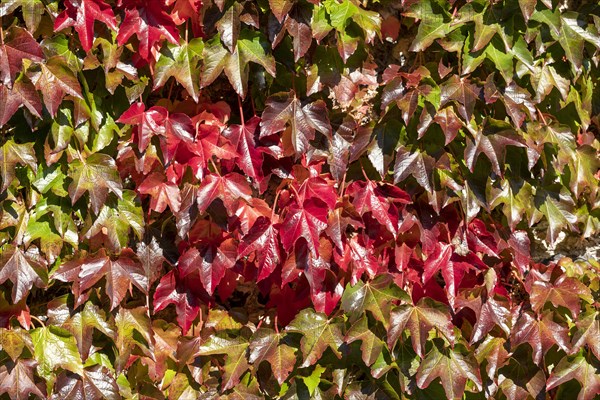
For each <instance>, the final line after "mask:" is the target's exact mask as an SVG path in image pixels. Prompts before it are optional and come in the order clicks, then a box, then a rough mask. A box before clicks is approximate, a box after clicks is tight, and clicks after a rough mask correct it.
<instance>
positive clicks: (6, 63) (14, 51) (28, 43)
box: [0, 26, 43, 103]
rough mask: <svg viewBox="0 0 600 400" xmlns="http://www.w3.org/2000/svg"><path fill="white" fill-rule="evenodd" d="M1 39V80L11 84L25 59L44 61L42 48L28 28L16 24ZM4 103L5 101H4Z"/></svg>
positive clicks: (8, 84)
mask: <svg viewBox="0 0 600 400" xmlns="http://www.w3.org/2000/svg"><path fill="white" fill-rule="evenodd" d="M2 39H3V40H2V41H0V81H1V82H2V83H3V84H4V85H7V86H9V87H10V86H11V85H12V82H14V79H15V77H16V76H17V74H18V73H19V72H21V67H22V66H23V61H24V60H30V61H33V62H41V61H43V53H42V48H41V47H40V45H39V43H38V42H36V40H35V39H34V38H33V36H31V33H29V32H28V31H27V30H26V29H23V28H19V27H17V26H14V27H12V28H10V29H9V30H8V32H7V33H6V36H5V37H4V38H2ZM2 103H4V102H2Z"/></svg>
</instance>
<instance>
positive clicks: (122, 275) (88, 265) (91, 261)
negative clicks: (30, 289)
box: [52, 249, 148, 309]
mask: <svg viewBox="0 0 600 400" xmlns="http://www.w3.org/2000/svg"><path fill="white" fill-rule="evenodd" d="M52 277H53V278H54V279H58V280H61V281H63V282H69V281H71V282H73V281H75V280H79V284H78V286H74V290H73V292H74V294H75V296H76V297H79V294H80V293H81V292H85V291H86V290H87V289H89V288H91V287H92V286H94V285H95V284H96V283H98V281H100V280H101V279H102V278H106V288H105V290H106V293H107V294H108V297H109V298H110V302H111V309H114V308H115V307H117V306H118V305H119V304H120V303H121V301H122V300H123V298H124V297H125V294H127V290H129V291H131V284H133V285H135V286H136V287H137V288H138V289H140V290H141V291H142V293H145V294H147V288H148V278H147V277H146V275H145V273H144V269H143V268H142V266H141V265H140V264H139V262H138V261H137V260H135V258H134V253H133V251H132V250H130V249H125V250H123V251H122V252H121V254H120V256H119V257H117V258H116V259H114V260H113V259H112V258H111V257H109V256H107V255H106V252H105V251H104V249H102V250H100V251H99V252H98V254H97V255H96V256H94V257H88V258H83V259H80V260H76V261H73V262H68V263H64V264H63V265H61V266H60V267H59V268H58V270H56V272H55V273H54V274H53V276H52Z"/></svg>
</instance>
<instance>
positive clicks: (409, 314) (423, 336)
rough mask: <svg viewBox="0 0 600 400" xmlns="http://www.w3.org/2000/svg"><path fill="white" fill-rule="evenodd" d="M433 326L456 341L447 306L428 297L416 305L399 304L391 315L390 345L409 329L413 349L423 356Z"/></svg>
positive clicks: (388, 341)
mask: <svg viewBox="0 0 600 400" xmlns="http://www.w3.org/2000/svg"><path fill="white" fill-rule="evenodd" d="M432 328H436V329H437V330H438V331H440V332H441V333H442V334H443V335H444V336H445V337H446V338H447V339H448V340H449V341H450V342H453V341H454V331H453V325H452V322H451V321H450V316H449V314H448V307H447V306H445V305H443V304H441V303H439V302H437V301H435V300H432V299H430V298H427V297H424V298H422V299H421V300H419V302H418V303H417V304H416V305H412V304H403V305H401V306H398V307H396V308H394V309H393V310H392V312H391V315H390V328H389V330H388V336H387V344H388V347H390V348H392V347H393V345H394V343H396V341H397V340H398V338H399V337H400V336H401V335H402V332H404V330H405V329H408V330H409V331H410V340H411V341H412V345H413V349H414V350H415V352H416V353H417V355H418V356H419V357H421V358H422V357H423V356H424V354H425V343H426V342H427V338H428V337H429V331H430V330H431V329H432Z"/></svg>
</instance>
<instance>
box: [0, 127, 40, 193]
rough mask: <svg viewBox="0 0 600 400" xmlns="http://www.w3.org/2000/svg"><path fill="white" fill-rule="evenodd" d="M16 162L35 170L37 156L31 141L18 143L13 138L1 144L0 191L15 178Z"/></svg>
mask: <svg viewBox="0 0 600 400" xmlns="http://www.w3.org/2000/svg"><path fill="white" fill-rule="evenodd" d="M17 164H19V165H23V166H28V167H29V168H31V170H32V171H37V158H36V157H35V152H34V150H33V143H24V144H18V143H15V142H14V140H13V139H9V140H7V141H6V142H5V143H4V144H3V145H2V148H1V149H0V176H1V177H2V187H1V188H0V191H1V192H4V191H5V190H6V189H7V188H8V186H9V185H10V184H11V183H12V181H13V180H14V179H15V177H16V175H15V169H16V167H17Z"/></svg>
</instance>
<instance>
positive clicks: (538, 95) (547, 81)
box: [531, 63, 570, 103]
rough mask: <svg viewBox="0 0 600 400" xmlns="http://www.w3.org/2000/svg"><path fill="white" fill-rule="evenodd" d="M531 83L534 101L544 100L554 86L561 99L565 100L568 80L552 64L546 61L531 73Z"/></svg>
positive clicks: (568, 85)
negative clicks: (533, 90)
mask: <svg viewBox="0 0 600 400" xmlns="http://www.w3.org/2000/svg"><path fill="white" fill-rule="evenodd" d="M531 84H532V86H533V88H534V89H535V99H534V101H535V102H536V103H539V102H541V101H542V100H544V98H545V97H546V96H547V95H548V94H550V92H551V91H552V89H554V88H556V89H557V90H558V92H559V93H560V94H561V96H562V98H563V100H566V99H567V96H568V92H569V88H570V82H569V81H568V80H567V79H565V78H563V77H562V76H561V75H560V74H559V73H558V72H556V70H555V69H554V67H553V66H551V65H548V64H546V63H544V64H543V65H542V67H541V68H540V69H539V70H538V71H537V72H536V73H535V74H532V75H531Z"/></svg>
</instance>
